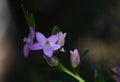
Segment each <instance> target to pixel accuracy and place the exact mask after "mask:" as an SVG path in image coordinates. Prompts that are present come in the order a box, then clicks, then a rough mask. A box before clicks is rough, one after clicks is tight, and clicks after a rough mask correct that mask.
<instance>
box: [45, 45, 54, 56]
mask: <svg viewBox="0 0 120 82" xmlns="http://www.w3.org/2000/svg"><path fill="white" fill-rule="evenodd" d="M43 52H44V54H45V55H46V56H48V57H52V55H53V48H51V47H44V48H43Z"/></svg>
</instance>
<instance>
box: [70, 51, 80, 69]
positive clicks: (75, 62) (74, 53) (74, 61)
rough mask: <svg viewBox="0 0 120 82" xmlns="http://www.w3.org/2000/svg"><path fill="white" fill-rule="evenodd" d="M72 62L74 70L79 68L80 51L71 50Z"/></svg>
mask: <svg viewBox="0 0 120 82" xmlns="http://www.w3.org/2000/svg"><path fill="white" fill-rule="evenodd" d="M70 60H71V65H72V67H73V68H75V67H77V66H78V65H79V63H80V56H79V53H78V50H77V49H75V50H74V51H71V50H70Z"/></svg>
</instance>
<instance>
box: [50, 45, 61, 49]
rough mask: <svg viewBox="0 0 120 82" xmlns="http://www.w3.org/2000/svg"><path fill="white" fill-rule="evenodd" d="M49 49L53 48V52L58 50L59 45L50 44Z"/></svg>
mask: <svg viewBox="0 0 120 82" xmlns="http://www.w3.org/2000/svg"><path fill="white" fill-rule="evenodd" d="M51 47H52V48H53V50H58V49H59V48H60V45H57V44H52V45H51Z"/></svg>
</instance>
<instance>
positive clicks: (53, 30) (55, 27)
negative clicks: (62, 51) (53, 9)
mask: <svg viewBox="0 0 120 82" xmlns="http://www.w3.org/2000/svg"><path fill="white" fill-rule="evenodd" d="M58 32H60V27H59V26H57V25H55V26H54V27H53V29H52V32H51V34H52V35H54V34H57V33H58Z"/></svg>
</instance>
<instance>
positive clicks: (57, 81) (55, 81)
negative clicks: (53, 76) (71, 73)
mask: <svg viewBox="0 0 120 82" xmlns="http://www.w3.org/2000/svg"><path fill="white" fill-rule="evenodd" d="M49 82H63V81H49Z"/></svg>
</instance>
